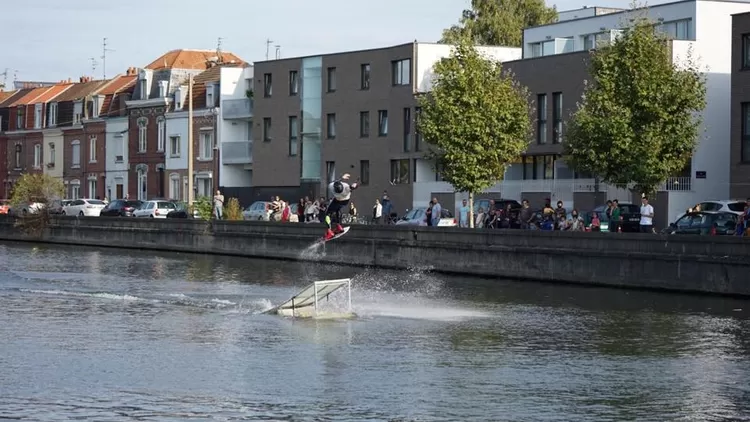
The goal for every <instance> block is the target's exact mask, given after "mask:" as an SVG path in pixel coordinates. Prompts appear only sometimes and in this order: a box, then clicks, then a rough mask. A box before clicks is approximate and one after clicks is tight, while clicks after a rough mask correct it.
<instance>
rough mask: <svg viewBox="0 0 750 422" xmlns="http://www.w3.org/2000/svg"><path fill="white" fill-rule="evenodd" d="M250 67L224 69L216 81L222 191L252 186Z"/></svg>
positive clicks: (251, 78)
mask: <svg viewBox="0 0 750 422" xmlns="http://www.w3.org/2000/svg"><path fill="white" fill-rule="evenodd" d="M252 87H253V67H252V66H248V67H245V68H239V67H224V68H222V69H221V80H220V82H219V89H220V98H221V104H220V106H219V110H218V116H217V118H218V123H217V128H216V131H217V141H218V142H217V147H218V149H219V151H220V154H219V184H220V186H222V187H225V188H244V187H250V186H252V180H253V155H252V147H253V141H252V139H253V99H252V98H248V93H251V92H252Z"/></svg>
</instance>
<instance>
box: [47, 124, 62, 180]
mask: <svg viewBox="0 0 750 422" xmlns="http://www.w3.org/2000/svg"><path fill="white" fill-rule="evenodd" d="M50 143H52V144H54V145H55V166H54V167H52V168H49V167H47V164H48V163H49V162H50V159H49V154H50V147H49V144H50ZM63 147H64V145H63V133H62V130H60V129H51V130H45V131H44V143H43V144H42V169H43V172H44V174H47V175H49V176H52V177H59V178H60V179H62V177H63V159H64V155H63Z"/></svg>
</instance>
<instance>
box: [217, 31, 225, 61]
mask: <svg viewBox="0 0 750 422" xmlns="http://www.w3.org/2000/svg"><path fill="white" fill-rule="evenodd" d="M222 41H224V38H222V37H219V38H218V39H217V40H216V58H217V60H218V61H219V63H223V62H224V60H223V58H222V56H221V42H222Z"/></svg>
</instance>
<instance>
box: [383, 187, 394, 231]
mask: <svg viewBox="0 0 750 422" xmlns="http://www.w3.org/2000/svg"><path fill="white" fill-rule="evenodd" d="M380 203H381V204H382V205H383V219H384V220H385V224H391V212H393V202H391V198H390V197H389V196H388V191H385V190H384V191H383V197H382V198H381V199H380Z"/></svg>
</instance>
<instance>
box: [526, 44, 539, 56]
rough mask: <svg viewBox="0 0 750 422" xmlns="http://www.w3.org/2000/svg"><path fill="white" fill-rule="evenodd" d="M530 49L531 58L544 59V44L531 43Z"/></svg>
mask: <svg viewBox="0 0 750 422" xmlns="http://www.w3.org/2000/svg"><path fill="white" fill-rule="evenodd" d="M529 47H531V57H542V43H540V42H535V43H531V44H529Z"/></svg>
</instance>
